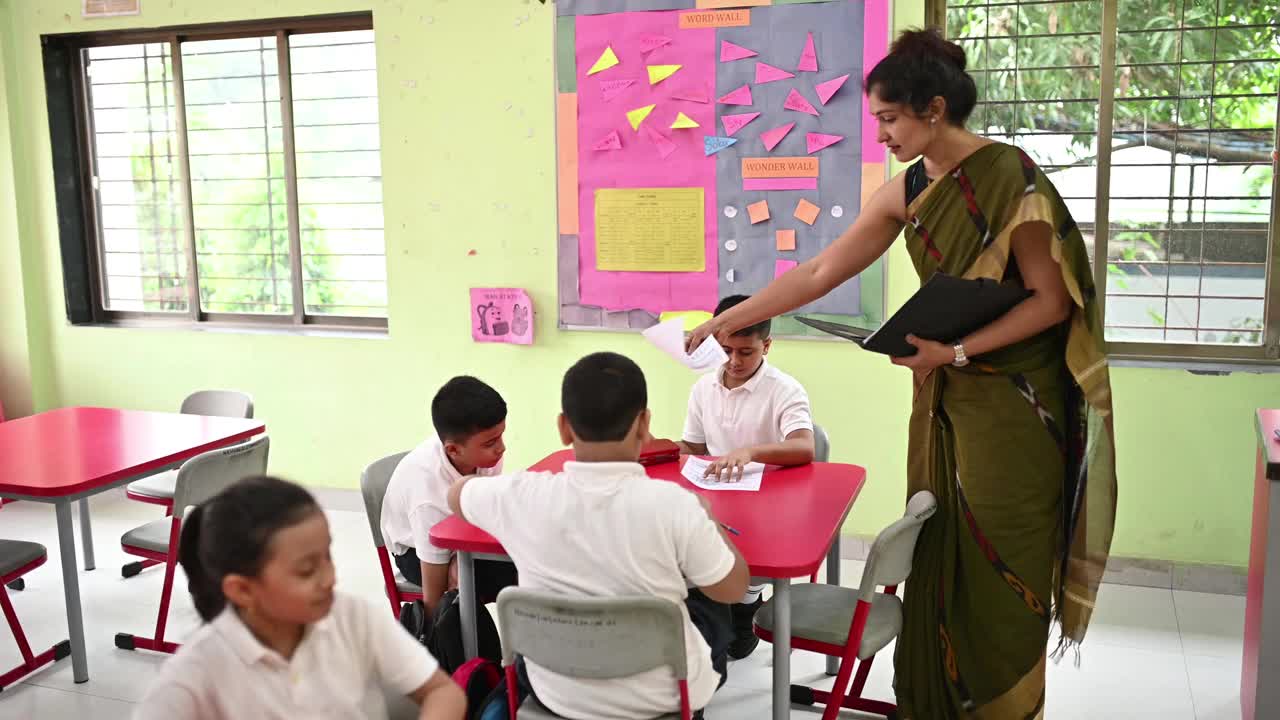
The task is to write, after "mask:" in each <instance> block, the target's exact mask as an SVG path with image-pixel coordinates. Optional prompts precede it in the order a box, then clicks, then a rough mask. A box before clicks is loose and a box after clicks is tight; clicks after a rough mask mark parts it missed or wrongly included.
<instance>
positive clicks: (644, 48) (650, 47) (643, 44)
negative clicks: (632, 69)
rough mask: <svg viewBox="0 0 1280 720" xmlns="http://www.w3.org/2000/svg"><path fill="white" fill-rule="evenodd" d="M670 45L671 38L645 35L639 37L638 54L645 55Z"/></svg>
mask: <svg viewBox="0 0 1280 720" xmlns="http://www.w3.org/2000/svg"><path fill="white" fill-rule="evenodd" d="M670 44H671V38H669V37H667V36H666V35H654V34H645V35H641V36H640V54H641V55H645V54H648V53H651V52H653V51H654V50H657V49H658V48H660V47H666V46H667V45H670Z"/></svg>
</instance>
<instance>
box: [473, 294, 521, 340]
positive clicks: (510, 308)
mask: <svg viewBox="0 0 1280 720" xmlns="http://www.w3.org/2000/svg"><path fill="white" fill-rule="evenodd" d="M471 339H472V340H475V341H476V342H484V343H511V344H513V345H532V344H533V301H532V300H530V299H529V293H527V292H525V291H524V290H520V289H519V288H471Z"/></svg>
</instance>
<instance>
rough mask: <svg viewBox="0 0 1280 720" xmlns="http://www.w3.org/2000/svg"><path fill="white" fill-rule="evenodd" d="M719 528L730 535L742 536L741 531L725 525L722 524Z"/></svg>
mask: <svg viewBox="0 0 1280 720" xmlns="http://www.w3.org/2000/svg"><path fill="white" fill-rule="evenodd" d="M720 527H722V528H724V529H725V530H727V531H728V532H730V533H732V534H734V535H741V534H742V531H741V530H738V529H737V528H732V527H729V526H728V525H725V524H724V523H720Z"/></svg>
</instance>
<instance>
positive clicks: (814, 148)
mask: <svg viewBox="0 0 1280 720" xmlns="http://www.w3.org/2000/svg"><path fill="white" fill-rule="evenodd" d="M843 139H844V136H843V135H827V134H826V133H809V134H808V135H806V136H805V142H806V143H807V144H808V146H809V154H810V155H812V154H814V153H816V152H818V151H819V150H822V149H823V148H829V147H831V146H832V145H835V144H836V143H838V142H840V141H841V140H843Z"/></svg>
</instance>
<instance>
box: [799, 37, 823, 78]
mask: <svg viewBox="0 0 1280 720" xmlns="http://www.w3.org/2000/svg"><path fill="white" fill-rule="evenodd" d="M796 70H799V71H800V72H818V52H817V51H816V50H814V49H813V33H809V38H808V39H807V40H805V41H804V50H802V51H801V52H800V64H799V65H796Z"/></svg>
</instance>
